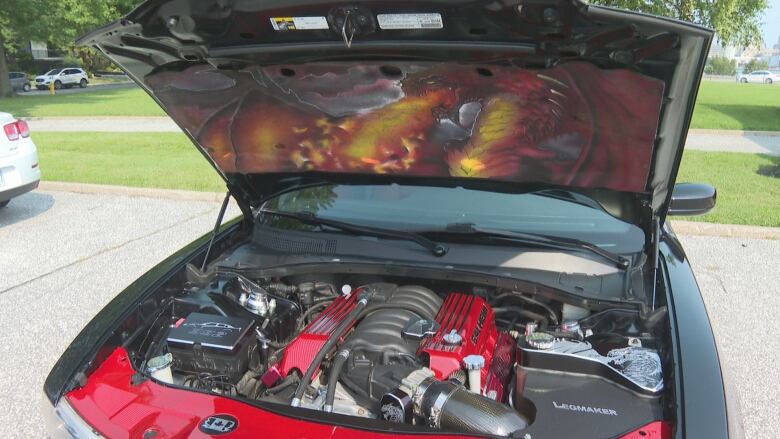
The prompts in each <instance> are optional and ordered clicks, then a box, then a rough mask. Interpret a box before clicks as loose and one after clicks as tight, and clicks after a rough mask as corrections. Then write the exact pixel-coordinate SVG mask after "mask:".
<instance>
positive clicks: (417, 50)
mask: <svg viewBox="0 0 780 439" xmlns="http://www.w3.org/2000/svg"><path fill="white" fill-rule="evenodd" d="M711 39H712V32H711V31H710V30H707V29H703V28H699V27H696V26H693V25H689V24H685V23H679V22H675V21H670V20H666V19H661V18H656V17H649V16H645V15H640V14H634V13H629V12H623V11H617V10H613V9H608V8H601V7H594V6H587V5H585V4H582V3H578V2H571V1H554V0H549V1H548V0H542V1H536V2H514V1H504V2H502V1H477V0H462V1H446V2H445V1H427V2H398V1H393V2H388V1H360V2H352V3H344V4H342V3H332V2H327V1H326V2H315V1H311V0H300V1H299V0H282V1H278V2H253V1H219V2H203V1H195V0H149V1H147V2H146V3H144V4H142V5H141V6H139V7H138V8H137V9H135V10H134V11H133V12H132V13H130V14H129V15H128V16H127V17H125V18H124V19H122V20H120V21H118V22H116V23H113V24H110V25H108V26H106V27H103V28H101V29H98V30H96V31H94V32H93V33H91V34H90V35H87V36H85V37H83V38H82V39H81V41H80V43H81V44H85V45H91V46H92V47H94V48H96V49H97V50H99V51H100V52H102V53H104V54H105V55H106V56H107V57H108V58H110V59H111V60H112V61H113V62H115V63H117V64H118V65H120V66H122V67H123V68H124V69H125V70H126V71H127V73H128V75H129V76H130V77H131V78H133V79H134V80H135V81H136V82H138V84H139V85H140V86H141V87H143V88H144V90H146V91H147V92H148V93H149V94H150V95H151V96H152V97H154V99H155V100H156V101H157V102H158V103H159V104H160V105H161V106H162V107H163V108H164V109H165V110H166V111H167V113H168V114H169V115H170V116H171V117H172V118H173V119H174V120H175V121H176V122H177V123H178V124H179V125H180V126H181V128H182V129H183V131H184V132H185V133H186V134H187V135H188V136H189V137H190V139H191V140H192V142H193V144H194V145H195V146H196V147H197V148H198V149H199V151H200V152H201V153H202V154H203V156H204V158H205V159H206V160H208V161H209V162H210V163H211V164H212V165H213V167H214V168H215V170H216V171H217V172H218V173H219V174H220V175H221V176H222V177H224V179H225V182H226V185H227V192H228V193H227V195H226V198H225V203H224V204H223V209H222V211H221V213H220V215H219V218H217V222H216V225H215V229H214V232H213V233H212V234H210V235H208V236H204V237H203V238H202V239H200V240H198V241H196V242H194V243H193V244H191V245H190V246H188V247H186V248H184V249H182V250H181V251H179V252H178V253H176V254H175V255H173V256H171V258H169V259H168V260H166V261H165V262H163V263H162V264H160V265H159V266H157V267H156V268H155V269H153V270H152V271H150V272H149V273H147V274H146V275H145V276H144V277H142V278H141V279H139V280H138V281H136V282H135V283H133V284H132V285H131V286H130V287H128V289H127V290H125V291H124V292H123V293H121V294H120V295H118V296H117V297H116V299H115V300H114V301H113V302H111V304H109V305H108V306H107V307H106V308H105V309H104V310H103V311H101V312H100V314H98V315H97V316H96V317H95V318H94V320H93V321H92V322H91V323H90V324H89V325H88V326H87V327H86V328H85V329H84V330H83V331H82V333H81V334H80V335H79V336H78V337H77V338H76V340H74V341H73V343H72V344H71V346H70V347H69V348H68V349H67V350H66V352H65V353H64V354H63V356H62V358H61V359H60V360H59V361H58V362H57V364H56V365H55V366H54V368H53V370H52V372H51V374H50V375H49V377H48V379H47V380H46V384H45V387H44V391H45V393H46V398H47V410H46V411H47V416H48V417H49V419H50V420H51V425H50V433H51V436H52V437H68V436H69V435H73V436H76V437H80V438H85V437H112V438H125V437H127V438H145V439H151V438H167V437H171V438H181V437H210V436H220V437H223V436H224V437H226V438H231V437H235V438H239V437H275V438H299V437H311V438H318V437H332V438H339V437H340V438H347V437H350V438H351V437H365V438H385V437H403V436H409V437H416V438H419V437H466V436H468V437H513V438H531V439H537V438H563V437H578V438H642V437H653V438H672V437H675V438H683V437H690V438H702V437H706V438H716V437H717V438H725V437H736V436H737V435H738V434H739V425H738V422H737V421H738V420H737V419H736V418H735V416H734V415H733V412H732V411H731V410H729V408H730V407H731V404H733V400H731V399H730V396H729V395H730V394H729V393H728V392H727V391H726V390H725V388H726V386H725V385H724V379H723V373H722V371H721V368H720V365H719V362H718V356H717V350H716V347H715V343H714V339H713V336H712V330H711V329H710V325H709V321H708V319H707V315H706V311H705V309H704V306H703V303H702V300H701V295H700V293H699V290H698V287H697V286H696V282H695V279H694V277H693V273H692V271H691V269H690V266H689V265H688V263H687V261H686V258H685V254H684V252H683V250H682V247H681V246H680V244H679V242H678V241H677V239H676V237H675V236H674V233H673V231H672V230H671V228H670V226H669V223H668V221H667V216H668V215H669V214H686V215H692V214H700V213H704V212H707V211H708V210H709V209H711V208H712V207H713V206H714V203H715V190H714V189H713V188H712V187H710V186H708V185H704V184H681V185H677V186H675V180H676V175H677V169H678V166H679V163H680V160H681V157H682V149H683V145H684V143H685V136H686V133H687V129H688V125H689V122H690V117H691V113H692V109H693V103H694V101H695V97H696V92H697V89H698V85H699V80H700V77H701V73H702V69H703V66H704V61H705V55H706V53H707V49H708V47H709V44H710V41H711ZM230 198H232V199H234V200H235V202H236V203H237V204H238V206H239V207H240V208H241V210H242V215H241V216H240V217H239V218H237V219H235V220H233V221H231V222H229V223H227V224H225V225H222V220H223V218H222V217H223V215H224V212H225V206H227V203H228V201H229V199H230ZM116 269H121V268H119V267H117V268H116Z"/></svg>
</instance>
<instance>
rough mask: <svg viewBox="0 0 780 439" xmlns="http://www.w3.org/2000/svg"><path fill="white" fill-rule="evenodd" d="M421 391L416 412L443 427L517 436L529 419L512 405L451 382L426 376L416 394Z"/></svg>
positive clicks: (452, 429)
mask: <svg viewBox="0 0 780 439" xmlns="http://www.w3.org/2000/svg"><path fill="white" fill-rule="evenodd" d="M421 392H422V396H421V397H419V399H418V402H417V404H415V405H416V407H415V409H417V411H418V415H420V416H422V417H423V418H425V419H426V420H427V421H428V423H429V424H430V425H431V426H432V427H435V428H440V429H442V430H447V431H458V432H464V433H476V434H488V435H493V436H504V437H517V438H520V437H522V431H523V430H525V428H526V427H528V424H529V422H530V417H527V416H525V415H523V414H522V413H520V412H518V411H516V410H515V409H513V408H512V407H509V406H508V405H505V404H501V403H499V402H496V401H493V400H492V399H489V398H486V397H484V396H482V395H479V394H476V393H473V392H470V391H468V390H467V389H466V388H465V387H463V386H460V385H458V384H455V383H453V382H450V381H438V380H435V379H433V378H431V379H428V380H426V382H424V383H423V384H421V385H420V388H419V389H418V393H417V394H418V395H419V394H420V393H421Z"/></svg>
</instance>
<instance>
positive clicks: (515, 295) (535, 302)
mask: <svg viewBox="0 0 780 439" xmlns="http://www.w3.org/2000/svg"><path fill="white" fill-rule="evenodd" d="M503 299H520V300H522V301H524V302H526V303H529V304H531V305H535V306H538V307H540V308H544V310H545V311H547V314H549V315H550V321H552V323H553V324H554V325H557V324H558V323H560V322H559V321H558V314H556V313H555V310H553V309H552V308H550V306H549V305H546V304H544V303H542V302H540V301H538V300H536V299H532V298H530V297H526V296H523V295H522V294H520V293H504V294H499V295H498V296H496V297H494V298H493V300H503Z"/></svg>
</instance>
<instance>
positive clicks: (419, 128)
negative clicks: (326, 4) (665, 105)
mask: <svg viewBox="0 0 780 439" xmlns="http://www.w3.org/2000/svg"><path fill="white" fill-rule="evenodd" d="M144 82H145V85H146V86H147V87H149V88H150V89H151V91H152V92H153V93H154V95H155V96H156V97H157V98H158V99H159V100H160V101H161V102H162V104H163V106H164V107H166V110H167V111H168V112H169V113H170V114H171V115H172V117H173V118H174V119H175V120H176V121H177V122H178V123H179V124H180V125H181V126H182V127H183V128H184V129H186V130H188V131H189V132H190V133H191V134H192V135H193V136H194V137H195V139H197V141H198V143H199V144H200V145H201V146H202V147H203V148H204V150H205V151H206V152H207V154H208V155H209V156H210V157H211V158H212V159H213V160H214V162H215V163H216V164H217V166H218V167H219V168H220V169H221V170H222V171H223V172H226V173H240V174H253V173H275V172H305V171H320V172H332V173H353V174H397V175H405V176H425V177H465V178H482V179H498V180H505V181H514V182H533V183H545V184H556V185H566V186H576V187H583V188H604V189H612V190H617V191H626V192H642V191H645V190H646V186H647V181H648V175H649V173H650V168H651V163H652V154H653V146H654V139H655V137H656V131H657V129H658V120H659V113H660V111H661V105H662V99H663V95H664V83H663V82H662V81H660V80H657V79H653V78H650V77H647V76H643V75H641V74H639V73H636V72H633V71H631V70H628V69H612V70H603V69H599V68H598V67H596V66H594V65H592V64H590V63H585V62H568V63H563V64H561V65H559V66H557V67H554V68H550V69H544V70H531V69H525V68H519V67H503V66H495V65H490V66H484V67H482V66H474V65H465V64H457V63H445V64H441V63H437V64H434V63H431V64H425V63H420V64H412V63H409V62H406V63H396V64H393V63H390V64H388V63H381V64H379V63H377V64H371V63H366V62H361V63H359V64H358V63H347V62H338V63H327V62H319V63H309V64H306V65H289V66H279V65H275V66H272V67H258V66H250V67H246V68H244V69H241V70H231V71H222V70H219V69H217V68H214V67H212V66H211V65H204V64H201V65H196V66H192V67H189V68H186V69H183V70H181V71H170V70H168V71H162V72H161V73H151V74H149V75H147V76H146V77H145V78H144Z"/></svg>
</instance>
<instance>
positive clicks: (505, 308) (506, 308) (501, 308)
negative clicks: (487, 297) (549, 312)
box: [493, 306, 549, 329]
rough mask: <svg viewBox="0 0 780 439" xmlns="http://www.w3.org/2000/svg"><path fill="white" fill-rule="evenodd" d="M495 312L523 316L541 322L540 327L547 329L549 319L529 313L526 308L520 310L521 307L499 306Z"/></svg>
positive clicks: (494, 309)
mask: <svg viewBox="0 0 780 439" xmlns="http://www.w3.org/2000/svg"><path fill="white" fill-rule="evenodd" d="M493 312H494V313H496V314H503V313H510V312H511V313H513V314H516V315H518V316H523V317H525V318H528V319H531V320H533V321H535V322H540V326H541V327H542V328H543V329H545V328H547V325H548V323H549V322H548V320H547V317H545V316H543V315H541V314H537V313H535V312H533V311H528V310H527V309H525V308H520V307H519V306H497V307H495V308H493Z"/></svg>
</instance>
